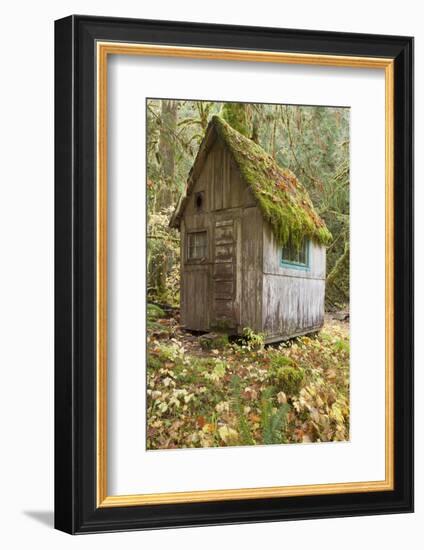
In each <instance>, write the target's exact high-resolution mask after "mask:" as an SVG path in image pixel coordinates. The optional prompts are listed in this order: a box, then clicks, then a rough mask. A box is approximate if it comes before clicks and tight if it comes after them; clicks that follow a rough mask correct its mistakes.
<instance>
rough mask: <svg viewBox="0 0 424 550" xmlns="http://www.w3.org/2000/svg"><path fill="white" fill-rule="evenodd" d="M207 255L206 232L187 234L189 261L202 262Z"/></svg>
mask: <svg viewBox="0 0 424 550" xmlns="http://www.w3.org/2000/svg"><path fill="white" fill-rule="evenodd" d="M206 255H207V239H206V231H196V232H195V233H187V260H202V259H204V258H206Z"/></svg>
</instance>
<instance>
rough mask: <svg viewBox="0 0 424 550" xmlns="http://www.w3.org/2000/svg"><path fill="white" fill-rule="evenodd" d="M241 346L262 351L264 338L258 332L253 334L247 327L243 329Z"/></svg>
mask: <svg viewBox="0 0 424 550" xmlns="http://www.w3.org/2000/svg"><path fill="white" fill-rule="evenodd" d="M241 342H242V345H243V346H245V347H247V348H248V349H249V350H251V349H262V348H263V347H264V343H265V337H264V335H263V334H261V333H259V332H255V331H254V330H252V329H251V328H249V327H246V328H244V329H243V332H242V336H241Z"/></svg>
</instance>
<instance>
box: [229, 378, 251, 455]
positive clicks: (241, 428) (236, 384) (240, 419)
mask: <svg viewBox="0 0 424 550" xmlns="http://www.w3.org/2000/svg"><path fill="white" fill-rule="evenodd" d="M231 395H232V403H233V409H234V412H235V413H236V414H237V431H238V433H239V436H240V444H241V445H255V440H254V439H253V436H252V432H251V431H250V426H249V420H248V419H247V417H246V414H245V412H244V406H243V402H242V399H241V383H240V377H239V376H236V375H235V376H233V377H232V379H231Z"/></svg>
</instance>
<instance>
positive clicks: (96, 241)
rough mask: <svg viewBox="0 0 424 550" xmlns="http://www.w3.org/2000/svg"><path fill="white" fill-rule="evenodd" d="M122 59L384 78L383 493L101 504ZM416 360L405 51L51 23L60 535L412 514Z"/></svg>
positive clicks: (397, 40)
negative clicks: (115, 81) (110, 146)
mask: <svg viewBox="0 0 424 550" xmlns="http://www.w3.org/2000/svg"><path fill="white" fill-rule="evenodd" d="M116 54H119V55H123V56H126V55H128V56H134V55H145V56H146V55H148V56H151V57H163V58H166V59H167V58H174V57H177V58H190V59H192V58H194V59H197V60H200V61H202V60H208V59H220V60H228V61H232V62H243V61H249V62H251V63H261V62H268V63H276V64H278V63H282V64H290V65H293V64H294V65H304V66H315V67H328V66H331V67H350V68H357V69H360V68H380V69H382V70H384V73H385V93H386V104H385V140H386V141H385V150H386V161H385V181H386V183H385V186H386V187H385V189H386V191H385V196H386V205H385V216H386V218H385V219H386V226H385V243H386V244H385V246H386V249H385V277H386V279H385V280H386V294H385V311H386V325H385V342H386V343H385V345H386V348H385V350H386V351H385V353H386V356H385V365H386V371H385V373H386V374H385V388H384V392H385V461H386V462H385V472H386V475H385V479H384V480H381V481H367V480H365V481H364V482H346V483H328V484H322V483H320V484H315V485H314V484H312V485H311V484H308V485H307V486H304V485H292V486H287V487H279V486H273V487H257V488H250V489H247V488H234V489H224V490H222V489H220V487H216V488H215V489H214V490H208V491H186V492H182V493H155V494H147V495H140V494H133V495H131V494H129V495H125V496H116V495H109V494H108V490H107V487H108V486H107V436H108V434H107V414H108V411H107V345H108V342H107V316H108V310H107V277H106V272H107V249H108V240H107V212H108V210H107V172H108V154H107V139H106V138H107V130H106V128H107V115H108V102H107V93H106V92H107V85H108V82H107V77H108V71H107V62H108V58H109V57H110V56H112V55H116ZM164 95H166V91H165V90H164ZM412 350H413V39H412V38H410V37H401V36H379V35H366V34H349V33H336V32H323V31H311V30H293V29H277V28H259V27H240V26H230V25H209V24H200V23H183V22H178V23H177V22H168V21H149V20H131V19H119V18H108V17H91V16H79V15H78V16H77V15H73V16H70V17H66V18H64V19H60V20H58V21H56V22H55V527H56V528H57V529H59V530H62V531H65V532H67V533H71V534H77V533H78V534H80V533H95V532H106V531H122V530H136V529H154V528H165V527H168V528H169V527H181V526H198V525H220V524H231V523H251V522H265V521H279V520H294V519H309V518H311V519H312V518H325V517H338V516H359V515H371V514H388V513H402V512H412V511H413V351H412Z"/></svg>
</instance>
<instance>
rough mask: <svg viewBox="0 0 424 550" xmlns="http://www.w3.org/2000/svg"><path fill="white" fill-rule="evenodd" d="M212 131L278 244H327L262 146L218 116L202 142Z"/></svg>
mask: <svg viewBox="0 0 424 550" xmlns="http://www.w3.org/2000/svg"><path fill="white" fill-rule="evenodd" d="M213 129H214V130H215V131H216V134H217V135H218V136H219V138H221V140H222V141H223V142H224V144H225V145H226V146H227V148H228V150H229V151H230V153H231V155H232V157H233V159H234V161H235V163H236V165H237V166H238V168H239V171H240V174H241V176H242V179H243V180H244V181H245V183H246V184H247V185H248V186H249V188H250V189H251V191H252V193H253V195H254V197H255V198H256V200H257V202H258V206H259V208H260V210H261V212H262V215H263V217H264V218H265V219H266V220H267V221H268V222H269V223H270V225H271V228H272V231H273V233H274V235H275V237H276V239H277V240H278V242H279V243H280V244H281V245H286V244H291V245H294V246H300V244H301V242H302V241H303V239H305V238H307V239H311V240H312V241H314V242H316V243H319V244H322V245H325V244H328V243H329V242H330V241H331V239H332V236H331V233H330V232H329V231H328V229H327V227H326V225H325V222H324V221H323V220H322V219H321V218H320V217H319V215H318V214H317V212H316V211H315V208H314V206H313V204H312V202H311V199H310V197H309V194H308V192H307V191H306V189H305V187H304V186H303V185H302V184H301V183H300V181H299V180H298V179H297V177H296V176H295V175H294V174H293V172H291V171H290V170H288V169H287V168H283V167H281V166H279V165H278V164H277V162H276V161H275V160H274V159H273V158H272V157H271V155H269V154H268V153H267V152H266V151H264V150H263V149H262V147H260V146H259V145H258V144H256V143H255V142H253V141H252V140H250V139H248V138H247V137H245V136H243V135H242V134H240V133H239V132H237V131H236V130H234V129H233V128H232V127H231V126H230V125H229V124H227V123H226V122H225V121H224V120H223V119H222V118H221V117H219V116H214V117H212V119H211V121H210V123H209V126H208V129H207V130H206V136H205V141H206V140H207V139H208V136H209V135H210V133H211V130H213ZM201 149H202V146H201ZM199 153H200V150H199ZM196 162H197V159H196ZM183 202H185V201H183ZM181 206H183V204H181ZM181 213H182V212H181Z"/></svg>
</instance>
